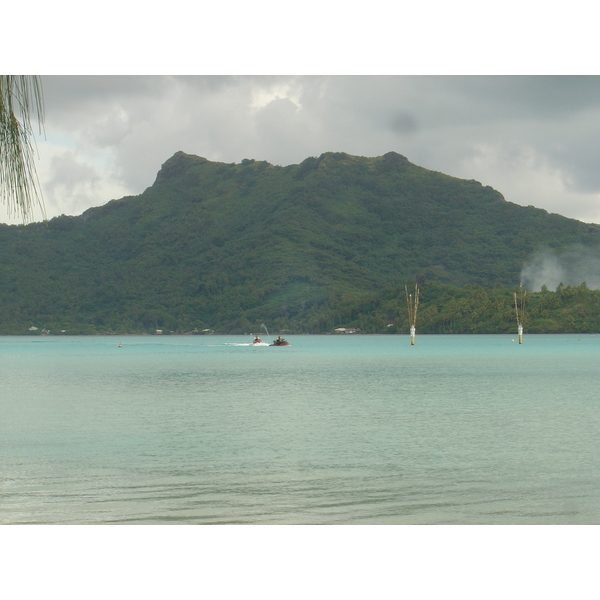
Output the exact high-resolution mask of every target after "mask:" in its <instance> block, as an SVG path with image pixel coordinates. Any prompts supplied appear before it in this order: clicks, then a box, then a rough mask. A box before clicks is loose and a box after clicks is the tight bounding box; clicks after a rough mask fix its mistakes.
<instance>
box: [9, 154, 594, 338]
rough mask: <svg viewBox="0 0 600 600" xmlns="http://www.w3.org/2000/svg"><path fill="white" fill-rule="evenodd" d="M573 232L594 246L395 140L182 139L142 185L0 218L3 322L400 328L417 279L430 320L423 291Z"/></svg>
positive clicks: (505, 263)
mask: <svg viewBox="0 0 600 600" xmlns="http://www.w3.org/2000/svg"><path fill="white" fill-rule="evenodd" d="M572 244H579V245H581V246H583V247H586V248H589V249H592V250H594V249H597V248H599V247H600V235H599V229H598V227H596V226H594V225H588V224H584V223H581V222H579V221H576V220H574V219H567V218H565V217H562V216H559V215H555V214H548V213H547V212H546V211H544V210H541V209H536V208H533V207H522V206H518V205H516V204H513V203H510V202H507V201H505V200H504V198H503V197H502V195H501V194H500V193H499V192H497V191H495V190H493V189H492V188H490V187H487V186H483V185H481V184H480V183H478V182H476V181H465V180H461V179H457V178H453V177H449V176H447V175H444V174H442V173H437V172H433V171H428V170H427V169H424V168H421V167H418V166H416V165H414V164H412V163H410V162H409V161H408V160H407V159H406V158H405V157H403V156H401V155H399V154H396V153H393V152H392V153H388V154H386V155H385V156H382V157H376V158H364V157H356V156H350V155H347V154H343V153H326V154H323V155H321V156H320V157H319V158H312V157H311V158H307V159H306V160H304V161H303V162H302V163H301V164H298V165H290V166H286V167H279V166H274V165H271V164H269V163H266V162H257V161H254V160H244V161H242V163H241V164H225V163H216V162H210V161H207V160H206V159H204V158H201V157H197V156H191V155H187V154H184V153H182V152H178V153H177V154H175V155H174V156H173V157H171V158H170V159H169V160H167V161H166V162H165V164H164V165H163V167H162V168H161V170H160V171H159V173H158V175H157V178H156V181H155V182H154V184H153V185H152V186H151V187H149V188H148V189H147V190H146V191H145V192H144V193H142V194H140V195H139V196H132V197H126V198H122V199H120V200H113V201H111V202H109V203H108V204H106V205H105V206H102V207H98V208H92V209H90V210H88V211H86V212H85V213H83V214H82V215H80V216H76V217H68V216H61V217H58V218H55V219H52V220H50V221H49V222H48V223H38V224H32V225H27V226H0V253H1V256H2V264H1V265H0V333H2V334H20V333H29V328H30V327H37V328H38V329H37V330H35V331H37V332H39V331H41V330H43V329H46V330H50V331H51V332H52V333H59V332H61V331H65V332H66V333H111V332H113V333H116V332H118V333H125V332H132V333H135V332H137V333H142V332H153V331H155V330H156V329H162V330H164V331H173V332H180V333H185V332H190V331H202V330H205V329H210V330H212V331H215V332H222V333H245V332H249V331H257V330H258V328H259V326H260V324H261V323H266V324H267V325H270V329H273V330H275V329H287V330H291V331H298V332H313V333H318V332H324V331H329V330H331V329H332V327H337V326H341V325H344V324H347V325H350V324H351V323H356V324H357V325H360V327H361V328H362V329H363V330H367V331H392V330H393V331H397V330H400V329H402V327H403V319H404V306H403V305H402V294H403V292H404V287H403V286H404V284H405V283H407V282H413V283H414V281H415V277H418V278H419V280H420V281H421V282H423V290H424V291H423V305H422V309H421V310H422V312H421V315H422V318H423V322H422V327H420V330H423V327H424V326H425V323H426V322H427V321H426V320H425V317H426V316H427V314H428V313H427V303H428V302H433V299H432V298H429V299H428V297H427V290H428V289H429V290H430V291H431V290H434V289H441V288H444V289H446V292H447V293H449V294H450V296H449V298H455V297H456V298H457V297H458V296H460V293H459V291H458V290H460V289H463V288H465V286H470V287H471V288H473V287H474V288H476V289H484V288H496V289H509V288H510V289H514V288H515V286H518V284H519V277H520V272H521V269H522V267H523V264H524V262H525V261H526V260H527V259H528V258H529V257H530V256H531V255H532V253H533V252H534V251H536V250H537V249H539V248H542V247H548V248H554V249H560V248H566V247H569V246H571V245H572ZM436 286H438V287H436ZM440 286H441V287H440ZM451 290H454V291H452V293H450V291H451ZM588 292H590V293H592V292H591V291H589V290H588ZM511 293H512V292H511ZM505 295H506V297H507V298H508V300H509V302H508V309H509V310H510V300H511V295H510V293H506V294H505ZM392 297H393V299H391V298H392ZM438 299H439V296H438ZM503 302H504V300H503ZM390 303H391V304H390ZM449 306H453V304H452V303H451V302H450V299H447V301H444V303H443V306H442V305H439V306H438V305H436V306H435V310H437V312H438V314H439V313H440V311H442V310H448V307H449ZM429 310H430V311H433V310H434V305H433V304H432V305H431V306H430V308H429ZM457 310H458V308H457ZM378 311H379V312H378ZM507 318H508V317H507ZM559 320H560V319H559ZM434 322H435V319H433V320H432V321H431V324H430V327H431V328H434V329H435V328H437V329H436V331H437V330H440V331H441V330H444V331H446V330H448V331H449V330H452V331H454V330H456V326H453V327H450V328H448V327H447V326H446V325H443V326H442V325H440V324H439V323H438V325H435V323H434ZM444 322H446V321H444ZM457 322H458V321H457V320H456V319H455V320H454V323H457ZM390 323H394V325H393V326H392V327H387V326H388V325H390Z"/></svg>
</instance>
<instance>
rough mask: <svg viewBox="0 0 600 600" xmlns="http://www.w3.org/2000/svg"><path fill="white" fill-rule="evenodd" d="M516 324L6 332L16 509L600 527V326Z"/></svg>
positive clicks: (4, 363)
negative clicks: (357, 332) (365, 332)
mask: <svg viewBox="0 0 600 600" xmlns="http://www.w3.org/2000/svg"><path fill="white" fill-rule="evenodd" d="M514 338H515V336H504V335H495V336H494V335H473V336H451V335H447V336H427V335H417V340H416V344H415V346H411V345H410V342H409V338H408V336H395V335H383V336H352V335H350V336H289V338H288V339H289V340H290V342H291V343H292V345H291V346H290V347H284V348H272V347H265V346H262V347H260V346H259V347H252V346H251V344H250V342H251V338H250V337H242V336H194V337H191V336H186V337H179V336H177V337H176V336H164V337H158V336H145V337H143V336H140V337H137V336H124V337H123V338H114V337H0V377H1V380H2V383H3V385H2V396H1V400H0V458H1V461H2V473H1V479H0V523H4V524H8V523H61V524H108V523H118V524H130V523H145V524H153V523H170V524H173V523H183V524H194V523H197V524H233V523H235V524H359V523H360V524H598V523H600V484H599V482H600V460H599V459H600V444H599V442H600V439H599V438H600V436H599V433H600V427H599V425H600V405H599V400H598V387H599V386H598V384H599V382H600V378H599V375H598V365H599V360H600V336H596V335H588V336H585V335H578V336H576V335H573V336H570V335H556V336H552V335H543V336H542V335H540V336H534V335H525V339H524V343H523V344H521V345H520V344H518V343H516V342H515V341H511V340H513V339H514ZM119 343H122V347H121V348H119V347H118V345H119Z"/></svg>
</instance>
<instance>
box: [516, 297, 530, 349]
mask: <svg viewBox="0 0 600 600" xmlns="http://www.w3.org/2000/svg"><path fill="white" fill-rule="evenodd" d="M519 291H520V298H519V300H518V301H517V292H515V313H516V315H517V331H518V333H519V344H522V343H523V323H524V321H525V296H526V295H527V292H524V291H523V289H522V288H521V286H519Z"/></svg>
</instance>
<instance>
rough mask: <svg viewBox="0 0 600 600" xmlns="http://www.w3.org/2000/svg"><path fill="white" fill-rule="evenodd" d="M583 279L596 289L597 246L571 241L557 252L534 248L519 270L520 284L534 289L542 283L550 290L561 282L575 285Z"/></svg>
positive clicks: (599, 273) (599, 283)
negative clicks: (594, 247) (591, 246)
mask: <svg viewBox="0 0 600 600" xmlns="http://www.w3.org/2000/svg"><path fill="white" fill-rule="evenodd" d="M583 282H585V283H586V284H587V286H588V287H589V288H590V289H592V290H598V289H600V250H599V249H592V248H586V247H584V246H581V245H573V246H570V247H569V248H566V249H565V250H562V251H560V252H558V251H556V250H554V249H551V248H546V249H543V250H538V251H537V252H536V253H535V254H534V255H533V257H532V258H531V260H529V261H528V262H526V263H525V264H524V265H523V269H522V270H521V285H522V286H523V287H524V288H525V289H526V290H529V291H532V292H538V291H540V290H541V288H542V286H543V285H545V286H546V287H547V288H548V289H549V290H550V291H554V290H556V288H557V287H558V286H559V285H560V284H561V283H562V284H564V285H570V286H577V285H581V284H582V283H583Z"/></svg>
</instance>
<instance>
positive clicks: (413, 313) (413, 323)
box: [404, 283, 419, 346]
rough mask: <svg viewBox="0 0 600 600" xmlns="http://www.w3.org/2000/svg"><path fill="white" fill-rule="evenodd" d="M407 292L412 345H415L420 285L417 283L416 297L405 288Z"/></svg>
mask: <svg viewBox="0 0 600 600" xmlns="http://www.w3.org/2000/svg"><path fill="white" fill-rule="evenodd" d="M404 290H405V291H406V304H407V306H408V324H409V325H410V345H411V346H414V345H415V335H416V332H417V309H418V307H419V284H418V283H415V295H414V298H413V295H412V294H409V293H408V288H407V287H406V286H404Z"/></svg>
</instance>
